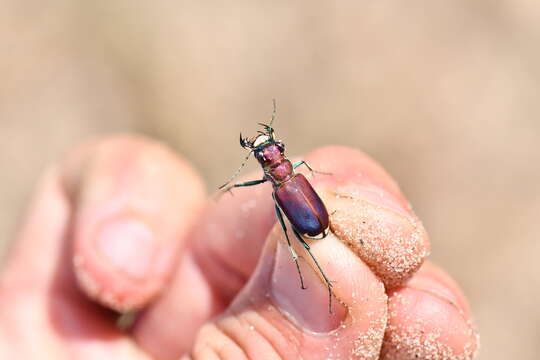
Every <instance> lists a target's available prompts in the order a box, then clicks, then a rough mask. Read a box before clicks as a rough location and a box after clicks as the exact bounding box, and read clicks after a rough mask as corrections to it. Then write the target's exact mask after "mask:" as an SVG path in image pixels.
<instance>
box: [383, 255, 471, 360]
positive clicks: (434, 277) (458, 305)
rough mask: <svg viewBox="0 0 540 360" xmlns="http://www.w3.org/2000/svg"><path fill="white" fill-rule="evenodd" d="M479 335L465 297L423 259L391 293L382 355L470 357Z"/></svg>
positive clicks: (398, 358) (402, 359)
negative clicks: (409, 275) (415, 270)
mask: <svg viewBox="0 0 540 360" xmlns="http://www.w3.org/2000/svg"><path fill="white" fill-rule="evenodd" d="M477 348H478V336H477V334H476V332H475V330H474V327H473V325H472V322H471V319H470V313H469V308H468V305H467V302H466V300H465V297H464V296H463V294H462V293H461V291H460V290H459V288H458V287H457V285H456V284H455V282H454V281H453V280H452V279H451V278H450V277H449V276H448V275H447V274H445V273H444V272H443V271H442V270H441V269H439V268H438V267H436V266H434V265H432V264H429V263H426V264H425V265H424V266H422V268H421V269H420V271H419V272H418V273H417V274H415V275H414V276H413V278H412V279H411V280H410V281H409V282H408V283H407V285H406V286H405V287H403V288H401V289H399V290H397V291H395V292H394V293H392V294H391V296H390V299H389V317H388V327H387V329H386V334H385V339H384V345H383V350H382V359H388V360H408V359H420V360H421V359H463V360H466V359H473V358H474V357H475V353H476V350H477Z"/></svg>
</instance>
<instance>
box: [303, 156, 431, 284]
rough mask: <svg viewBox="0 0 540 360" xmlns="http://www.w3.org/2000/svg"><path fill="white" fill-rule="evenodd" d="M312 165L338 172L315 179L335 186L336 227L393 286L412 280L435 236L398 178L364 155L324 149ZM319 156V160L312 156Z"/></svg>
mask: <svg viewBox="0 0 540 360" xmlns="http://www.w3.org/2000/svg"><path fill="white" fill-rule="evenodd" d="M308 159H309V160H310V161H311V163H312V167H314V168H318V169H321V170H322V171H326V172H330V173H332V174H333V175H332V176H322V175H321V176H319V175H317V176H316V177H315V178H314V182H315V184H317V186H319V187H320V188H330V195H331V196H327V197H326V198H325V201H326V202H330V201H331V202H332V204H333V208H334V211H335V212H334V213H333V215H332V216H331V222H330V226H331V229H332V231H333V232H334V233H335V234H336V236H337V237H339V238H340V239H341V240H342V241H344V242H345V243H346V244H347V245H348V246H349V247H350V248H351V249H353V250H354V251H355V252H356V254H357V255H358V256H359V257H360V258H361V259H362V260H363V261H364V262H365V263H366V264H367V265H368V266H369V267H370V268H371V269H372V270H373V271H374V272H375V274H376V275H377V276H379V277H380V278H381V280H382V281H383V282H384V284H385V286H386V287H387V288H392V287H397V286H399V285H401V284H403V283H404V282H405V281H406V280H407V279H409V278H410V277H411V276H412V274H414V272H416V271H417V270H418V269H419V268H420V266H421V265H422V263H423V261H424V259H425V258H426V257H427V256H428V254H429V240H428V237H427V234H426V231H425V229H424V227H423V226H422V223H421V222H420V221H419V220H418V218H417V217H416V216H415V215H414V213H413V211H412V209H411V207H410V205H409V203H408V202H407V200H406V199H405V197H404V196H403V194H402V193H401V192H400V190H399V188H398V186H397V184H396V182H395V181H394V180H393V179H392V178H391V177H390V176H389V175H388V174H387V173H386V172H385V171H384V169H383V168H381V167H380V166H379V165H378V164H377V163H375V162H374V161H373V160H372V159H370V158H369V157H368V156H366V155H365V154H363V153H360V152H358V151H355V150H352V149H349V148H345V147H329V148H322V149H320V150H317V151H315V152H313V153H312V154H310V156H309V157H308ZM311 159H313V160H311Z"/></svg>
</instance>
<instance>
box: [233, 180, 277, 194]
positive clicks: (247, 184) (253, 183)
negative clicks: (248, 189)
mask: <svg viewBox="0 0 540 360" xmlns="http://www.w3.org/2000/svg"><path fill="white" fill-rule="evenodd" d="M266 181H267V180H266V179H261V180H253V181H246V182H243V183H238V184H233V185H231V186H227V187H226V188H225V189H223V190H222V191H223V192H230V193H231V194H232V192H231V190H232V189H234V188H237V187H243V186H254V185H259V184H262V183H264V182H266Z"/></svg>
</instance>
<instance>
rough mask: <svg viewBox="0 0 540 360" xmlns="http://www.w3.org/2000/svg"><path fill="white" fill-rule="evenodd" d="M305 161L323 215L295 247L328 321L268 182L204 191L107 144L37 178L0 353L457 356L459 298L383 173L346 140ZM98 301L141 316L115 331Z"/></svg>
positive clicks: (462, 304)
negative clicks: (305, 246) (313, 237)
mask: <svg viewBox="0 0 540 360" xmlns="http://www.w3.org/2000/svg"><path fill="white" fill-rule="evenodd" d="M306 160H308V161H309V162H310V163H311V165H312V166H313V167H314V168H315V169H317V170H322V171H326V172H330V173H332V175H331V176H326V175H316V176H315V177H313V178H310V177H308V179H310V181H311V182H312V184H314V185H315V187H316V189H317V191H318V193H319V195H320V196H321V197H322V198H323V200H324V201H325V204H326V206H327V208H328V211H329V213H330V214H331V218H330V219H331V220H330V221H331V230H332V233H331V234H330V235H329V236H328V237H327V238H325V239H324V240H319V241H312V242H310V244H311V247H312V249H313V252H314V254H315V256H316V257H317V259H318V261H319V263H320V264H321V266H322V267H323V269H324V270H325V272H326V273H327V275H328V276H329V278H330V279H332V280H333V281H334V287H333V288H334V294H335V296H336V297H335V298H334V312H333V314H329V312H328V294H327V292H326V287H325V285H324V283H323V282H322V281H321V279H320V276H319V274H318V273H317V272H316V271H315V270H314V268H313V264H312V262H311V261H309V259H308V257H306V256H304V257H303V259H304V260H303V261H301V266H302V271H303V273H304V276H305V280H306V285H307V287H308V289H307V290H301V289H300V287H299V280H298V275H297V272H296V268H295V267H294V263H293V261H292V259H291V258H290V253H289V252H288V249H287V248H286V246H285V239H284V236H283V233H282V231H281V228H280V227H279V225H275V223H276V220H275V215H274V210H273V204H272V198H271V196H270V193H271V187H270V186H269V185H268V184H263V185H259V186H256V187H254V188H245V189H238V190H235V191H234V195H235V196H228V195H226V196H223V197H221V198H220V199H219V201H217V202H215V201H213V200H205V195H204V190H203V185H202V182H201V180H200V179H199V177H198V176H197V174H196V173H195V171H194V170H192V168H191V167H190V166H189V165H188V164H187V163H186V162H185V161H184V160H182V159H180V158H179V157H177V156H175V155H173V154H172V153H171V152H170V151H168V150H166V149H165V148H164V147H162V146H161V145H159V144H157V143H155V142H152V141H149V140H145V139H141V138H137V137H116V138H111V139H106V140H104V141H100V142H97V143H93V144H89V145H85V146H83V147H81V148H79V149H78V150H76V151H75V152H74V153H72V154H71V155H70V156H68V158H67V160H66V161H64V162H63V163H62V164H59V165H57V166H55V167H53V168H51V169H50V170H48V171H47V172H46V174H45V175H44V177H43V179H42V180H41V182H40V184H39V185H38V187H37V191H36V194H35V197H34V199H33V201H32V204H31V206H30V208H29V210H28V212H27V214H26V215H25V216H24V218H23V219H22V225H21V230H20V232H19V234H18V235H17V238H16V239H15V241H14V245H13V248H12V249H11V252H10V254H9V256H8V258H7V261H6V263H5V266H4V269H3V271H2V274H1V276H0V334H1V336H0V358H1V359H15V358H21V359H37V358H39V359H111V358H114V359H150V358H159V359H175V358H178V357H180V356H181V355H182V354H186V355H185V357H186V358H193V359H216V358H222V359H243V358H250V359H251V358H252V359H298V358H303V359H340V358H342V359H348V358H357V359H470V358H472V354H473V352H474V351H475V349H476V347H477V342H476V337H475V335H474V331H473V329H472V326H471V324H470V320H469V319H470V312H469V308H468V306H467V303H466V300H465V298H464V296H463V295H462V293H461V292H460V290H459V289H458V287H457V285H456V284H455V283H454V282H453V281H452V280H451V279H450V278H449V277H448V275H446V274H445V273H444V272H443V271H442V270H441V269H439V268H437V267H435V266H434V265H432V264H429V263H426V264H424V265H422V262H423V260H424V258H425V256H426V255H427V253H428V248H429V244H428V240H427V236H426V234H425V231H424V229H423V227H422V225H421V223H420V222H419V221H418V220H417V219H416V217H415V216H414V215H413V213H412V211H411V209H410V207H409V205H408V203H407V201H406V200H405V198H404V197H403V195H402V194H401V193H400V190H399V189H398V187H397V185H396V184H395V183H394V181H393V180H392V179H391V178H390V177H389V176H388V175H387V174H386V172H385V171H384V170H383V169H382V168H380V167H379V166H378V165H377V164H375V163H374V162H373V161H372V160H370V159H369V158H368V157H366V156H365V155H363V154H362V153H359V152H357V151H354V150H351V149H348V148H342V147H326V148H322V149H319V150H317V151H315V152H313V153H311V154H310V155H309V156H308V157H307V158H306ZM254 176H258V177H254ZM259 177H260V174H259V175H253V176H252V177H250V178H249V179H251V178H253V179H257V178H259ZM265 239H266V241H265ZM292 240H293V241H295V239H292ZM296 245H298V244H296ZM297 250H298V253H299V254H303V253H302V251H301V249H300V248H297ZM417 270H418V271H417ZM411 276H412V277H411ZM403 283H404V284H405V285H404V286H400V285H401V284H403ZM385 289H386V290H385ZM159 294H161V296H159V297H157V296H158V295H159ZM98 304H100V305H98ZM107 308H108V309H114V310H117V311H130V310H134V309H140V310H141V312H140V313H139V316H138V318H137V321H136V323H135V324H134V326H133V327H132V328H130V329H129V330H127V331H122V330H120V329H119V328H118V327H117V326H116V318H117V315H116V312H113V311H111V310H107Z"/></svg>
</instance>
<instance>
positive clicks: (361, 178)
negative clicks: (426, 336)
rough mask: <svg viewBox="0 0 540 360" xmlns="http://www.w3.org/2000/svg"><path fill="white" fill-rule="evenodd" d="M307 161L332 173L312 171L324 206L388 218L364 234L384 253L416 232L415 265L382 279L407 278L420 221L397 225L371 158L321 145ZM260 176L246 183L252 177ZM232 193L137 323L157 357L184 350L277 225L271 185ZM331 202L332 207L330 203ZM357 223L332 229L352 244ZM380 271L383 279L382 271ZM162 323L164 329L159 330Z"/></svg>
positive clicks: (421, 248) (208, 215) (399, 207)
mask: <svg viewBox="0 0 540 360" xmlns="http://www.w3.org/2000/svg"><path fill="white" fill-rule="evenodd" d="M306 159H307V160H308V161H309V162H310V163H311V166H312V167H314V168H315V169H316V170H322V171H326V172H331V173H332V174H333V175H331V176H327V175H318V174H317V175H316V176H314V177H313V178H311V180H312V181H313V182H314V183H315V184H318V185H317V186H319V187H320V188H321V189H327V190H329V191H327V192H326V193H324V194H323V193H322V192H321V193H320V195H321V196H323V197H324V199H325V200H326V201H327V202H329V203H327V206H328V207H329V209H330V208H331V209H332V211H333V210H339V211H341V212H342V215H341V216H342V217H344V218H347V216H346V212H347V211H348V212H349V215H350V216H351V218H355V217H356V218H355V219H357V218H358V217H360V215H361V214H364V217H365V208H368V209H373V211H372V214H374V215H376V216H378V219H385V216H386V220H385V222H383V221H375V220H378V219H371V218H369V219H368V220H370V221H371V220H373V222H374V224H373V226H371V227H370V228H369V229H370V234H373V239H372V241H373V242H375V241H376V238H377V236H378V237H379V239H381V241H384V244H385V248H384V250H388V251H392V252H393V253H394V254H396V253H399V252H401V253H403V252H404V249H403V248H404V246H408V245H409V244H410V243H411V242H409V243H404V242H401V241H399V239H397V237H395V236H394V237H392V236H391V235H392V234H393V233H392V232H390V231H389V229H395V228H398V229H405V230H407V231H409V232H410V233H412V232H413V231H412V230H411V229H413V228H416V231H417V232H418V234H419V236H418V237H416V238H415V240H414V241H412V243H413V244H415V245H416V246H417V249H418V253H419V254H421V255H418V254H417V255H416V257H415V261H410V262H409V263H408V266H406V267H402V268H400V269H396V270H395V271H388V272H387V273H388V274H389V276H388V277H387V279H386V280H387V281H388V282H390V281H391V280H392V279H398V280H394V282H395V283H397V282H398V281H399V280H402V281H404V279H406V278H407V277H409V276H410V274H412V273H413V272H414V271H415V270H416V269H417V268H418V266H419V263H421V261H422V260H423V257H422V256H425V254H427V248H428V242H427V238H426V237H425V232H424V231H423V229H422V228H421V225H420V224H419V223H415V225H414V227H413V226H411V227H410V228H409V227H408V226H409V225H410V222H409V221H407V220H403V219H408V218H409V217H411V218H414V217H413V216H412V215H411V211H410V209H409V207H408V204H407V202H406V201H405V200H404V198H403V196H402V195H401V193H400V192H399V189H398V188H397V186H396V185H395V182H394V181H393V180H392V179H391V178H390V177H389V176H388V175H387V174H386V172H384V170H382V168H380V166H378V165H377V164H376V163H374V162H373V161H372V160H371V159H369V158H368V157H367V156H365V155H364V154H362V153H360V152H358V151H355V150H352V149H348V148H342V147H327V148H322V149H320V150H317V151H315V152H314V153H312V155H310V156H308V157H307V158H306ZM260 176H261V175H259V176H257V177H248V178H247V179H249V180H254V179H257V178H260ZM338 192H339V193H342V195H347V194H349V193H352V194H353V195H354V196H359V197H360V196H361V197H362V199H365V200H364V201H362V202H360V201H359V200H354V199H349V198H348V197H347V196H344V197H342V198H339V197H338V196H336V194H338ZM234 194H235V195H234V196H228V195H227V194H225V195H224V196H223V197H222V198H221V199H220V200H219V201H218V202H217V203H215V204H212V205H210V206H209V207H208V208H207V209H206V210H205V212H204V215H203V216H202V217H201V220H200V223H199V224H198V226H196V227H195V230H194V231H193V232H192V233H190V235H189V236H190V238H191V241H190V243H191V246H190V249H189V250H188V251H186V253H185V254H184V255H183V260H182V261H181V263H180V265H179V271H178V273H177V275H176V276H175V279H174V281H173V283H172V285H171V287H170V288H169V289H168V291H167V293H166V294H164V296H162V297H161V298H160V299H159V301H158V303H156V306H154V307H152V308H151V309H149V310H148V311H147V312H146V313H145V314H144V315H143V317H142V318H141V319H140V322H138V324H137V326H136V329H135V336H136V339H137V340H138V341H139V343H141V344H142V346H143V347H145V348H146V349H147V350H148V351H149V352H151V353H153V354H156V356H158V357H160V358H169V357H171V358H173V357H175V356H178V355H179V354H181V353H182V352H184V351H186V350H187V349H189V347H190V344H191V343H192V341H193V336H194V334H195V331H196V329H198V328H199V327H200V325H201V324H202V323H204V322H205V321H207V320H208V319H209V318H211V317H213V316H215V315H216V314H217V313H218V312H219V311H221V310H223V309H224V308H225V307H226V305H227V304H228V302H229V300H230V298H231V296H233V295H235V294H236V293H237V291H238V290H239V289H240V288H241V287H242V285H243V284H244V283H245V281H246V279H247V278H248V277H249V276H250V274H251V273H252V271H253V268H254V264H255V263H256V260H257V259H258V256H259V253H260V249H261V247H262V243H263V241H262V239H264V238H266V235H267V234H268V231H269V229H270V227H271V226H272V224H274V223H275V221H276V220H275V219H276V218H275V213H274V205H273V202H272V198H271V187H270V186H269V185H268V184H265V185H259V186H256V187H253V188H240V189H235V190H234ZM332 201H335V202H337V204H338V205H336V206H334V205H331V204H330V202H332ZM340 202H350V203H354V202H356V203H360V205H361V206H358V204H355V206H349V205H347V204H341V203H340ZM346 205H347V206H346ZM358 211H360V212H361V214H358ZM385 213H390V215H384V214H385ZM336 215H337V212H336V214H334V215H333V216H332V222H334V216H336ZM338 220H340V218H338ZM394 220H396V221H397V222H398V224H397V225H396V224H394V223H393V222H392V221H394ZM357 221H358V220H355V221H352V222H346V221H341V222H339V225H340V227H339V228H338V230H340V231H341V233H342V234H338V233H337V232H336V233H337V234H338V235H339V236H342V237H343V238H344V239H349V240H350V242H351V243H353V244H354V242H353V240H356V239H355V238H354V237H352V235H353V234H354V231H356V230H355V229H356V226H357ZM403 224H405V225H403ZM400 226H401V228H400ZM405 230H403V233H405V232H406V231H405ZM325 240H326V239H325ZM325 240H323V242H324V241H325ZM294 241H296V240H294V239H293V242H294ZM355 251H357V250H356V249H355ZM374 252H375V253H376V254H381V253H382V252H383V250H382V249H376V248H375V249H374ZM357 255H358V254H357ZM383 259H384V258H383ZM380 261H382V260H380ZM372 264H373V265H372V266H374V267H375V266H376V265H380V266H384V264H380V263H378V262H376V261H373V262H372ZM390 270H394V269H393V268H390ZM381 273H382V274H383V275H386V273H385V272H382V271H381ZM384 279H385V278H383V280H384ZM187 288H189V289H192V290H193V294H196V296H194V297H191V296H186V289H187ZM164 320H165V322H166V323H167V325H166V326H163V322H164ZM179 333H182V338H181V339H179V337H178V336H177V335H176V334H179Z"/></svg>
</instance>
